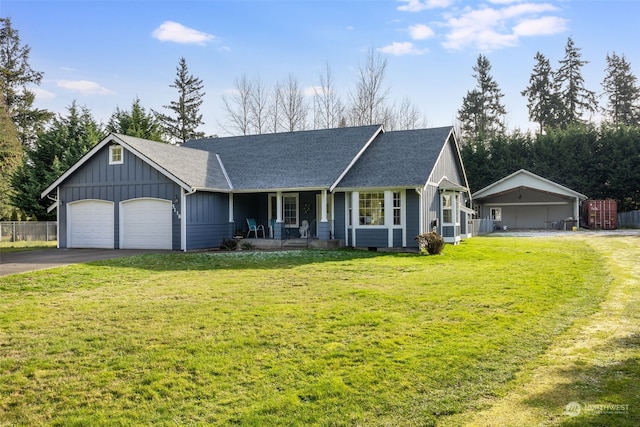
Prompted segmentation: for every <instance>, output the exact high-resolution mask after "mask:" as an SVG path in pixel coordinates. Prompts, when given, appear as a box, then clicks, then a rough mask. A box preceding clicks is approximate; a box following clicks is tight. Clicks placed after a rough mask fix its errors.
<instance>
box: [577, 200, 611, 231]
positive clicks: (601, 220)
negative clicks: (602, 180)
mask: <svg viewBox="0 0 640 427" xmlns="http://www.w3.org/2000/svg"><path fill="white" fill-rule="evenodd" d="M582 224H583V225H584V226H585V227H587V228H591V229H594V230H615V229H616V228H618V204H617V203H616V201H615V200H613V199H606V200H585V201H584V202H582Z"/></svg>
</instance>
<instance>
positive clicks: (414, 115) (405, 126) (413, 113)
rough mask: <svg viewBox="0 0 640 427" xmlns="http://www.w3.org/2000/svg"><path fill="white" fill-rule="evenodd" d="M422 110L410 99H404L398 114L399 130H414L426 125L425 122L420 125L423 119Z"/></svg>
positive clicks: (397, 125)
mask: <svg viewBox="0 0 640 427" xmlns="http://www.w3.org/2000/svg"><path fill="white" fill-rule="evenodd" d="M422 118H423V117H422V115H421V114H420V110H419V109H418V107H416V105H415V104H414V103H412V102H411V100H410V99H409V98H404V99H403V100H402V103H401V104H400V109H399V110H398V112H397V114H396V120H395V122H396V126H395V129H398V130H413V129H417V128H418V127H420V126H421V125H423V124H424V121H423V122H422V123H420V120H421V119H422Z"/></svg>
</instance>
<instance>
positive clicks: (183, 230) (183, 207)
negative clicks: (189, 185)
mask: <svg viewBox="0 0 640 427" xmlns="http://www.w3.org/2000/svg"><path fill="white" fill-rule="evenodd" d="M180 250H182V251H184V252H186V251H187V196H186V195H185V193H184V188H180Z"/></svg>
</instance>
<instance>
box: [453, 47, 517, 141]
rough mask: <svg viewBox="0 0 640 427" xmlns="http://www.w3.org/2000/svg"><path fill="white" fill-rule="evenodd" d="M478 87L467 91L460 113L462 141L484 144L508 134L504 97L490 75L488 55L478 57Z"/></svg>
mask: <svg viewBox="0 0 640 427" xmlns="http://www.w3.org/2000/svg"><path fill="white" fill-rule="evenodd" d="M473 71H475V74H473V77H474V78H475V79H476V88H475V89H473V90H472V91H468V92H467V94H466V95H465V97H464V98H463V100H462V107H461V108H460V110H458V121H459V122H460V130H461V133H462V137H463V140H466V141H467V142H470V141H480V142H484V141H487V140H488V139H490V138H493V137H495V136H497V135H502V134H503V133H504V131H505V125H504V117H505V115H506V113H507V112H506V109H505V106H504V105H503V104H502V103H501V102H500V100H501V99H502V97H503V96H504V94H503V93H502V91H501V90H500V87H499V86H498V83H497V82H496V81H495V80H494V79H493V77H492V76H491V74H490V71H491V64H490V63H489V60H488V59H487V57H486V56H484V55H482V54H480V55H478V60H477V62H476V65H475V66H474V67H473Z"/></svg>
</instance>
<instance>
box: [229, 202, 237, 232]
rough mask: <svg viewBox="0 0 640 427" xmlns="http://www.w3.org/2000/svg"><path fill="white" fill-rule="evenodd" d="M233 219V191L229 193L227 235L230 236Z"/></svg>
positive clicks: (233, 227)
mask: <svg viewBox="0 0 640 427" xmlns="http://www.w3.org/2000/svg"><path fill="white" fill-rule="evenodd" d="M234 222H235V221H234V220H233V193H229V237H230V238H231V237H232V236H233V235H234V233H235V232H236V230H235V224H234Z"/></svg>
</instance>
